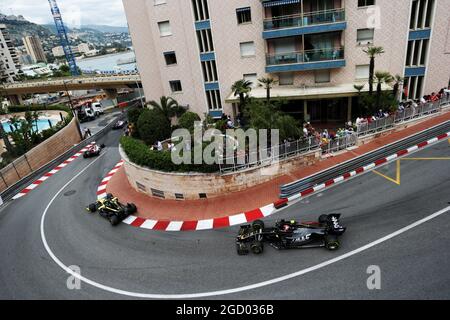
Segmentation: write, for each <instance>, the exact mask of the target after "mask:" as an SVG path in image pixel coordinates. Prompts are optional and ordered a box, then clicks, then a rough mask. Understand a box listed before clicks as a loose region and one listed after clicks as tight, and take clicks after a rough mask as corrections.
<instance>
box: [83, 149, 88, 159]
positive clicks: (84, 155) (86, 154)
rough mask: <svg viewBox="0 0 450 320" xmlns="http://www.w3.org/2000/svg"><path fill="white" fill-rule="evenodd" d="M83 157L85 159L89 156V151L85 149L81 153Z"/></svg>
mask: <svg viewBox="0 0 450 320" xmlns="http://www.w3.org/2000/svg"><path fill="white" fill-rule="evenodd" d="M83 158H85V159H87V158H89V153H88V152H87V151H86V152H85V153H83Z"/></svg>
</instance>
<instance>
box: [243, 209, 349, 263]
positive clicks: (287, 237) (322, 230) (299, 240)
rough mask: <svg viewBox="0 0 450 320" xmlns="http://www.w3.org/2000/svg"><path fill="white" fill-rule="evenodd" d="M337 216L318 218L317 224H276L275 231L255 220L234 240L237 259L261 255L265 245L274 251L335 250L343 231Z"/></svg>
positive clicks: (291, 222) (285, 222)
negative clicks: (250, 254)
mask: <svg viewBox="0 0 450 320" xmlns="http://www.w3.org/2000/svg"><path fill="white" fill-rule="evenodd" d="M340 217H341V215H340V214H329V215H321V216H320V217H319V221H318V222H311V223H297V222H296V221H285V220H281V221H277V222H276V223H275V227H273V228H265V226H264V222H263V221H260V220H257V221H255V222H253V224H252V225H245V226H242V227H241V228H240V230H239V235H238V236H237V238H236V249H237V253H238V255H247V254H249V253H250V251H251V252H253V253H254V254H261V253H263V251H264V242H267V243H269V245H270V246H272V247H274V248H275V249H277V250H284V249H302V248H326V249H328V250H337V249H339V247H340V243H339V240H338V237H339V236H341V235H342V234H343V233H344V232H345V230H346V228H345V227H343V226H341V224H340V222H339V219H340Z"/></svg>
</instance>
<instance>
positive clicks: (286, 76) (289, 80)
mask: <svg viewBox="0 0 450 320" xmlns="http://www.w3.org/2000/svg"><path fill="white" fill-rule="evenodd" d="M278 81H279V83H280V86H292V85H293V84H294V74H293V73H289V72H288V73H280V74H279V75H278Z"/></svg>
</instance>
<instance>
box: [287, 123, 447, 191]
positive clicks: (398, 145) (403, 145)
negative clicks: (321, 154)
mask: <svg viewBox="0 0 450 320" xmlns="http://www.w3.org/2000/svg"><path fill="white" fill-rule="evenodd" d="M449 131H450V121H447V122H446V123H444V124H441V125H438V126H436V127H433V128H430V129H428V130H426V131H422V132H420V133H418V134H416V135H414V136H410V137H407V138H405V139H403V140H401V141H397V142H394V143H392V144H390V145H387V146H384V147H382V148H380V149H377V150H375V151H373V152H371V153H369V154H365V155H362V156H360V157H358V158H356V159H353V160H349V161H347V162H345V163H343V164H339V165H337V166H335V167H333V168H330V169H327V170H325V171H322V172H320V173H318V174H316V175H313V176H310V177H307V178H304V179H301V180H298V181H295V182H292V183H290V184H287V185H284V186H281V188H280V199H285V198H288V197H290V196H293V195H295V194H299V193H301V192H302V191H305V190H307V189H309V188H313V187H315V186H317V185H320V184H322V183H325V182H327V181H329V180H331V179H334V178H336V177H338V176H341V175H343V174H345V173H347V172H351V171H353V170H356V169H357V168H360V167H363V166H365V165H368V164H371V163H373V162H375V161H376V160H379V159H381V158H384V157H387V156H390V155H392V154H395V153H397V152H399V151H401V150H404V149H407V148H409V147H411V146H414V145H416V144H419V143H421V142H423V141H426V140H429V139H431V138H433V137H437V136H439V135H440V134H443V133H447V132H449Z"/></svg>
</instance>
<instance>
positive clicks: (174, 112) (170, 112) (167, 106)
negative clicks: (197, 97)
mask: <svg viewBox="0 0 450 320" xmlns="http://www.w3.org/2000/svg"><path fill="white" fill-rule="evenodd" d="M148 105H150V106H151V107H152V109H154V110H157V111H159V112H160V113H161V114H163V115H164V117H166V119H167V120H168V121H169V122H171V121H172V118H173V117H175V116H177V117H178V116H180V115H182V114H183V111H186V110H185V109H184V108H182V107H180V106H179V105H178V102H177V101H176V100H175V99H173V98H171V97H166V96H162V97H161V98H160V100H159V103H158V102H156V101H154V100H153V101H150V102H149V103H148Z"/></svg>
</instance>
